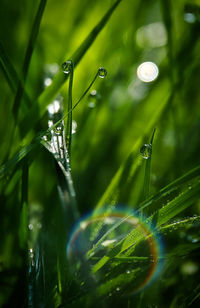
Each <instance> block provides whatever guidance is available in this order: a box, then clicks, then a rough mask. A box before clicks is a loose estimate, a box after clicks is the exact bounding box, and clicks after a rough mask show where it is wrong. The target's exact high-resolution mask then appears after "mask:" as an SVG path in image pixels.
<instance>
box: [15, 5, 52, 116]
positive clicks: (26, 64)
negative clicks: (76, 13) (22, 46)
mask: <svg viewBox="0 0 200 308" xmlns="http://www.w3.org/2000/svg"><path fill="white" fill-rule="evenodd" d="M46 2H47V0H41V1H40V5H39V8H38V10H37V13H36V16H35V20H34V22H33V26H32V30H31V35H30V38H29V42H28V46H27V49H26V54H25V58H24V63H23V67H22V77H23V82H24V83H25V81H26V77H27V73H28V68H29V64H30V60H31V57H32V53H33V49H34V47H35V42H36V39H37V36H38V32H39V28H40V23H41V20H42V16H43V12H44V9H45V6H46ZM23 92H24V91H23V86H22V84H21V83H20V82H19V83H18V87H17V93H16V97H15V101H14V104H13V113H14V116H15V119H17V116H18V111H19V108H20V103H21V99H22V96H23ZM25 102H27V101H26V100H25Z"/></svg>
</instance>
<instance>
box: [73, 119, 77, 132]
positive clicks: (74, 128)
mask: <svg viewBox="0 0 200 308" xmlns="http://www.w3.org/2000/svg"><path fill="white" fill-rule="evenodd" d="M76 129H77V123H76V121H74V120H72V134H75V133H76Z"/></svg>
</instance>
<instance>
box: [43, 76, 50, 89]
mask: <svg viewBox="0 0 200 308" xmlns="http://www.w3.org/2000/svg"><path fill="white" fill-rule="evenodd" d="M50 84H52V79H51V78H50V77H47V78H45V79H44V85H45V87H48V86H50Z"/></svg>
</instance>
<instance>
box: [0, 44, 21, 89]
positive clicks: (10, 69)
mask: <svg viewBox="0 0 200 308" xmlns="http://www.w3.org/2000/svg"><path fill="white" fill-rule="evenodd" d="M0 63H1V66H2V69H3V71H4V74H5V77H6V79H7V81H8V84H9V85H10V87H11V89H12V90H13V92H15V91H16V89H17V84H18V82H19V80H20V78H19V76H18V73H17V71H16V70H15V68H14V66H13V64H12V63H11V61H10V59H9V58H8V55H7V53H6V51H5V49H4V47H3V45H2V43H1V42H0Z"/></svg>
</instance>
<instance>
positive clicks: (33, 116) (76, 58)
mask: <svg viewBox="0 0 200 308" xmlns="http://www.w3.org/2000/svg"><path fill="white" fill-rule="evenodd" d="M120 2H121V0H117V1H116V2H115V3H114V4H113V6H112V7H111V8H110V9H109V10H108V11H107V13H106V14H105V15H104V16H103V17H102V19H101V20H100V21H99V23H98V24H97V25H96V26H95V27H94V28H93V30H92V31H91V32H90V33H89V35H88V36H87V37H86V39H85V40H84V41H83V43H82V44H81V45H80V46H79V48H78V49H77V50H76V51H75V52H74V54H73V55H72V56H71V57H70V58H71V59H72V61H73V63H74V66H76V65H77V64H78V63H79V62H80V60H81V59H82V57H83V56H84V55H85V53H86V52H87V50H88V49H89V48H90V46H91V45H92V44H93V42H94V41H95V39H96V37H97V36H98V34H99V33H100V32H101V30H102V29H103V28H104V27H105V25H106V23H107V22H108V20H109V18H110V17H111V15H112V13H113V12H114V11H115V9H116V7H117V6H118V4H119V3H120ZM67 78H68V75H65V74H63V72H62V71H61V70H60V71H59V72H58V73H57V75H56V76H55V78H54V79H53V82H52V84H51V85H50V86H48V87H46V88H45V90H44V91H43V92H42V94H41V95H40V97H39V98H38V100H37V102H35V104H34V106H33V107H32V108H31V109H30V111H29V112H28V113H27V114H26V115H25V116H24V118H23V119H22V120H21V121H20V122H19V125H20V128H21V131H22V132H23V136H22V137H25V135H26V134H27V132H28V131H29V130H30V129H31V128H33V127H34V125H35V124H36V123H37V122H38V120H39V119H38V116H37V112H38V109H39V116H40V117H42V116H43V115H44V113H45V111H46V107H47V106H48V104H49V103H51V101H52V100H53V98H54V97H55V96H56V94H57V93H58V91H59V89H60V88H61V86H62V85H63V84H64V82H65V81H66V80H67ZM38 106H39V108H38Z"/></svg>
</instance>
